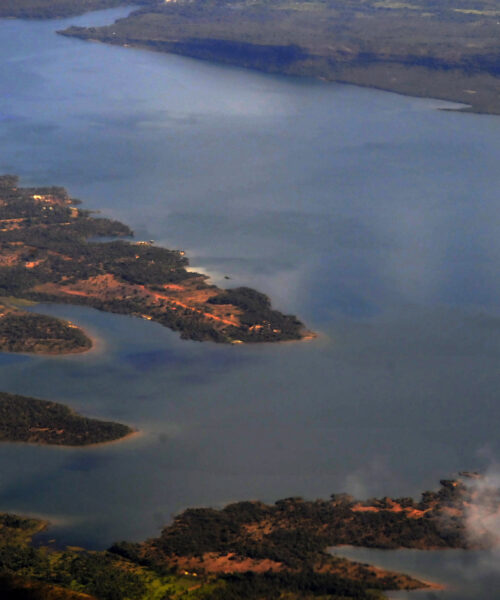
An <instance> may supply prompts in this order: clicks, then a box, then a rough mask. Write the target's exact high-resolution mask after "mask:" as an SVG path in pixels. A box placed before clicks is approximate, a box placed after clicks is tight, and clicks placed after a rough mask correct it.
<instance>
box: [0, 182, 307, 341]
mask: <svg viewBox="0 0 500 600" xmlns="http://www.w3.org/2000/svg"><path fill="white" fill-rule="evenodd" d="M78 203H79V201H75V200H73V199H72V198H70V197H69V195H68V193H67V192H66V190H64V189H63V188H59V187H43V188H22V187H19V185H18V178H17V177H16V176H12V175H4V176H0V297H11V298H15V299H24V300H30V301H35V302H41V301H43V302H56V303H71V304H80V305H86V306H91V307H94V308H97V309H100V310H103V311H109V312H114V313H120V314H125V315H132V316H135V317H140V318H143V319H146V320H149V321H156V322H157V323H160V324H161V325H164V326H166V327H169V328H170V329H173V330H174V331H180V332H181V337H182V338H184V339H191V340H198V341H202V340H211V341H214V342H221V343H232V344H241V343H245V342H281V341H289V340H301V339H308V338H311V337H313V335H314V334H312V333H311V332H310V331H307V330H306V329H305V327H304V325H303V324H302V323H301V322H300V321H299V320H298V319H297V318H296V317H295V316H293V315H285V314H282V313H281V312H279V311H277V310H274V309H273V308H272V306H271V303H270V300H269V298H268V297H267V296H265V295H264V294H262V293H260V292H257V291H256V290H253V289H251V288H247V287H238V288H233V289H227V290H226V289H221V288H218V287H216V286H215V285H211V284H209V283H208V282H207V280H208V277H207V276H205V275H201V274H199V273H194V272H191V271H188V270H187V267H188V264H189V263H188V259H187V258H186V256H185V253H184V252H183V251H182V250H168V249H166V248H161V247H158V246H155V245H154V244H153V243H152V242H151V241H147V240H144V241H135V242H133V241H129V240H124V239H123V238H125V237H131V236H132V235H133V233H132V231H131V229H130V228H129V227H127V226H126V225H124V224H122V223H120V222H118V221H113V220H110V219H106V218H98V217H96V216H94V215H93V214H92V213H91V212H90V211H87V210H83V209H81V208H78ZM103 236H105V237H107V238H112V239H111V241H95V240H96V238H99V237H103ZM3 319H6V321H5V327H4V328H3V329H2V319H0V342H1V343H2V344H3V347H4V348H7V349H9V348H22V347H23V344H24V347H28V346H30V345H31V347H33V348H35V347H38V348H40V347H41V346H37V342H36V340H37V339H40V337H43V336H40V333H43V334H44V335H45V348H47V345H50V344H48V341H47V340H48V339H49V338H50V336H52V335H53V342H54V343H53V344H52V350H53V351H55V352H59V351H68V349H69V348H73V350H74V351H76V350H83V349H85V346H86V345H88V342H87V341H85V339H84V337H82V335H80V334H79V333H78V331H77V329H75V328H74V327H73V326H72V324H69V325H68V324H66V325H64V324H63V323H60V322H59V323H56V322H54V321H51V320H50V319H49V318H48V317H46V318H44V319H41V318H40V317H36V318H34V317H33V315H32V313H25V314H20V313H16V314H12V313H10V314H7V315H5V316H4V317H3ZM16 332H18V333H16ZM19 332H25V333H23V336H24V337H25V342H19V339H18V338H19V337H22V336H21V335H19ZM62 340H64V343H62ZM42 345H43V344H42Z"/></svg>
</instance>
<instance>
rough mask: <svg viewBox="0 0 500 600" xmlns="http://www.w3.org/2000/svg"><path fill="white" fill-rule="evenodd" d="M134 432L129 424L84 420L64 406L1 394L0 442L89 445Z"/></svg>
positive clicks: (119, 437) (84, 418)
mask: <svg viewBox="0 0 500 600" xmlns="http://www.w3.org/2000/svg"><path fill="white" fill-rule="evenodd" d="M132 433H133V431H132V429H131V428H130V427H128V426H127V425H122V424H121V423H113V422H112V421H100V420H98V419H89V418H87V417H82V416H81V415H79V414H77V413H75V412H74V411H72V410H71V409H69V408H68V407H67V406H65V405H64V404H59V403H57V402H49V401H48V400H40V399H38V398H29V397H27V396H19V395H16V394H8V393H6V392H0V442H29V443H33V444H47V445H55V446H89V445H91V444H102V443H106V442H114V441H116V440H119V439H122V438H124V437H127V436H129V435H131V434H132Z"/></svg>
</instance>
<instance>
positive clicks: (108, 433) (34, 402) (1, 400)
mask: <svg viewBox="0 0 500 600" xmlns="http://www.w3.org/2000/svg"><path fill="white" fill-rule="evenodd" d="M130 433H132V430H131V429H130V427H127V426H126V425H121V424H120V423H113V422H111V421H99V420H97V419H88V418H86V417H82V416H80V415H78V414H76V413H74V412H73V411H72V410H70V409H69V408H68V407H67V406H64V405H63V404H58V403H56V402H49V401H46V400H38V399H36V398H28V397H25V396H17V395H14V394H7V393H5V392H0V442H32V443H37V444H51V445H58V446H86V445H89V444H98V443H102V442H111V441H114V440H119V439H120V438H123V437H125V436H127V435H129V434H130ZM0 537H1V530H0Z"/></svg>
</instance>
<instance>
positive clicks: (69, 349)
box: [0, 257, 92, 355]
mask: <svg viewBox="0 0 500 600" xmlns="http://www.w3.org/2000/svg"><path fill="white" fill-rule="evenodd" d="M1 261H2V258H1V257H0V264H1ZM18 304H20V303H17V302H16V299H15V298H14V299H10V298H5V299H1V298H0V352H26V353H30V354H57V355H59V354H75V353H79V352H86V351H87V350H90V349H91V348H92V340H91V339H90V338H89V337H87V336H86V335H85V333H84V332H83V331H82V330H81V329H80V328H79V327H77V326H76V325H74V324H73V323H71V322H69V321H64V320H63V319H57V318H55V317H50V316H47V315H40V314H32V313H28V312H26V311H23V310H20V309H19V308H18Z"/></svg>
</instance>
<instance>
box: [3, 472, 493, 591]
mask: <svg viewBox="0 0 500 600" xmlns="http://www.w3.org/2000/svg"><path fill="white" fill-rule="evenodd" d="M472 475H473V478H472V479H470V477H471V475H470V474H464V477H462V479H459V480H443V481H442V482H441V487H440V488H439V489H438V490H437V491H429V492H425V493H424V494H422V497H421V499H420V500H419V501H414V500H413V499H411V498H395V499H392V498H387V497H386V498H378V499H377V498H373V499H370V500H366V501H360V500H356V499H354V498H352V497H351V496H347V495H346V494H333V495H332V496H331V497H330V499H328V500H315V501H308V500H303V499H301V498H287V499H284V500H280V501H278V502H276V503H275V504H272V505H269V504H263V503H261V502H238V503H235V504H230V505H228V506H227V507H225V508H224V509H222V510H215V509H208V508H205V509H189V510H186V511H184V512H183V513H182V514H180V515H179V516H178V517H176V518H175V520H174V522H173V523H172V524H171V525H168V526H167V527H165V529H164V530H163V531H162V533H161V535H160V537H159V538H155V539H152V540H147V541H146V542H144V543H130V542H120V543H116V544H114V545H113V546H112V547H111V548H110V549H109V550H108V551H105V552H101V551H99V552H95V551H88V550H84V549H75V548H72V547H68V548H65V549H61V548H57V547H55V546H33V545H31V544H30V540H31V538H32V536H33V535H35V534H36V533H37V532H39V531H41V530H42V529H44V528H45V527H47V523H46V522H43V521H39V520H36V519H28V518H24V517H19V516H16V515H11V514H0V589H2V590H4V591H6V592H8V593H12V596H9V598H20V599H21V598H22V599H27V600H58V599H60V600H77V599H78V598H81V599H82V600H83V599H84V598H86V599H87V600H181V599H182V600H233V599H234V600H262V599H263V598H265V599H266V600H350V599H351V600H381V599H382V598H385V596H384V594H383V591H384V590H392V589H419V588H424V587H426V586H428V585H429V584H426V583H423V582H420V581H418V580H416V579H414V578H412V577H408V576H406V575H403V574H401V573H394V572H389V571H384V570H383V569H379V568H374V567H371V566H370V565H367V564H360V563H356V562H353V561H350V560H346V559H344V558H341V557H338V556H332V555H331V554H329V553H328V552H327V551H326V549H327V547H328V546H330V545H332V544H345V543H348V544H356V545H358V546H365V545H369V546H374V547H382V548H388V547H410V548H415V547H418V548H423V549H425V548H435V547H440V548H456V547H468V541H467V540H466V538H465V537H464V535H463V532H464V520H465V518H466V507H468V506H469V507H470V505H471V503H473V502H474V501H475V500H476V499H477V494H478V488H476V487H475V481H476V478H477V475H476V474H472ZM481 490H482V493H486V494H487V497H488V506H489V510H490V511H491V514H496V511H498V509H499V507H500V492H499V490H498V489H497V488H491V489H490V488H488V487H487V488H486V489H485V488H484V485H483V486H482V487H481ZM452 516H453V518H452ZM424 523H425V524H424Z"/></svg>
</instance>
